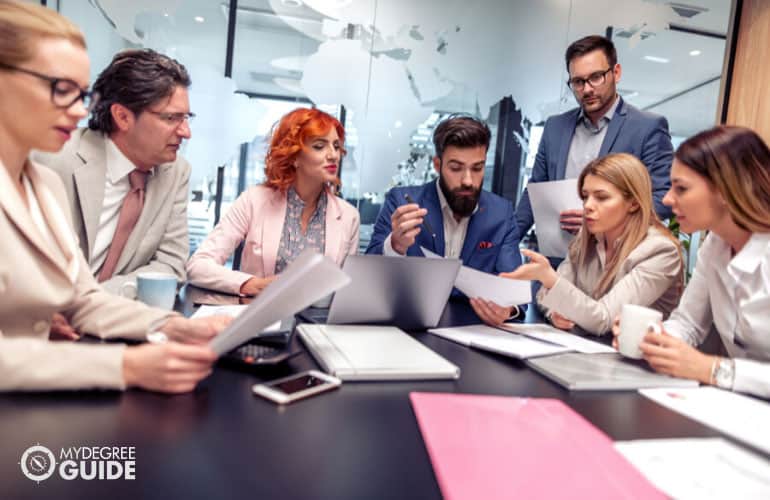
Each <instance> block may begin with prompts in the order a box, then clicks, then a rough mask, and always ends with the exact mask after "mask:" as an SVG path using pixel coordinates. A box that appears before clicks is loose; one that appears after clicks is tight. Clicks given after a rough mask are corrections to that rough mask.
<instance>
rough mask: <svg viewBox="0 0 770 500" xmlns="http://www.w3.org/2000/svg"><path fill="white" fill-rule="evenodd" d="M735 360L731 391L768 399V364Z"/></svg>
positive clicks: (769, 386) (769, 369) (769, 389)
mask: <svg viewBox="0 0 770 500" xmlns="http://www.w3.org/2000/svg"><path fill="white" fill-rule="evenodd" d="M734 359H735V378H734V379H733V391H735V392H744V393H747V394H753V395H755V396H759V397H762V398H767V397H770V382H768V380H770V378H768V374H770V364H768V363H763V362H760V361H754V360H751V359H738V358H734Z"/></svg>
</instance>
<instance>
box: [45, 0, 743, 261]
mask: <svg viewBox="0 0 770 500" xmlns="http://www.w3.org/2000/svg"><path fill="white" fill-rule="evenodd" d="M232 1H234V0H232ZM50 3H51V2H49V4H50ZM58 5H59V8H60V10H61V12H62V13H63V14H65V15H67V16H68V17H70V18H71V19H72V20H74V21H75V22H76V23H78V24H79V25H80V26H81V27H82V28H83V29H84V31H85V33H86V36H87V39H88V42H89V52H90V53H91V56H92V64H93V73H94V74H96V73H97V72H98V71H99V70H100V69H101V68H103V67H104V66H105V65H106V64H107V63H108V62H109V60H110V58H111V56H112V54H114V52H115V51H117V50H119V49H121V48H123V47H134V46H146V47H152V48H154V49H156V50H159V51H161V52H164V53H167V54H169V55H171V56H173V57H175V58H177V59H179V60H180V61H181V62H182V63H183V64H185V65H186V66H187V67H188V69H190V72H191V75H192V79H193V88H192V91H191V101H192V108H193V111H194V112H195V113H196V114H198V117H197V118H196V120H195V122H193V129H192V130H193V138H192V139H191V140H190V141H189V143H188V144H187V146H186V149H185V150H184V152H183V154H184V155H185V156H186V157H187V158H188V159H189V160H190V162H191V163H192V165H193V168H194V174H193V179H192V190H193V194H192V195H191V196H192V197H193V198H192V199H193V200H194V201H193V202H192V203H191V210H190V216H191V227H194V232H193V233H194V234H193V246H194V245H195V239H196V238H198V237H202V236H203V235H204V234H205V233H206V232H207V231H208V230H209V229H210V227H211V224H212V223H213V205H212V203H211V199H212V196H213V189H214V186H215V185H216V183H215V179H216V172H217V167H218V166H221V165H225V166H226V169H225V172H226V174H225V183H224V190H223V199H224V201H225V203H227V202H228V201H232V200H233V199H234V198H235V196H237V194H238V192H239V191H240V190H241V189H243V188H244V187H247V186H249V185H252V184H254V183H257V182H260V180H261V179H262V175H263V174H262V169H263V163H262V160H263V158H262V157H263V155H264V146H265V138H266V137H267V135H268V134H269V130H270V126H271V125H272V124H273V123H274V122H275V121H276V120H277V119H278V118H279V117H280V116H281V115H282V114H283V113H285V112H286V111H288V110H290V109H293V108H294V107H297V106H307V105H315V106H320V107H323V109H327V110H330V111H331V112H333V113H334V114H336V115H337V116H339V117H340V118H342V119H344V123H345V126H346V130H347V132H348V142H347V145H346V146H347V149H348V156H347V157H346V158H345V160H344V162H343V165H342V169H341V177H342V184H343V194H344V196H345V198H347V199H349V200H351V201H353V202H354V203H356V204H357V205H358V207H359V210H360V211H361V214H362V222H363V225H362V245H365V244H366V240H367V238H368V234H369V231H370V225H371V223H372V222H373V219H374V217H375V216H376V214H377V210H378V208H379V203H381V201H382V198H383V195H384V193H385V192H386V190H387V189H389V188H390V187H392V186H396V185H403V184H416V183H423V182H425V181H427V180H430V179H432V178H433V177H434V175H435V174H434V172H433V169H432V165H431V162H430V159H431V155H432V146H431V143H430V137H431V134H432V130H433V127H434V126H435V124H436V123H437V122H438V121H439V120H440V119H441V118H442V117H444V116H446V115H448V114H450V113H457V112H462V113H471V114H474V115H477V116H480V117H482V118H485V119H488V121H489V123H490V125H491V126H492V128H493V131H494V133H495V137H494V138H493V143H492V148H491V150H490V154H489V155H488V169H487V174H486V179H485V186H487V187H488V188H490V189H495V190H496V191H498V192H501V193H504V194H505V195H506V196H508V197H510V198H515V197H516V196H517V193H519V192H520V191H521V189H522V188H523V185H524V183H525V181H526V179H527V178H528V175H529V172H528V169H529V168H531V166H532V160H533V155H534V151H536V149H537V142H538V140H539V136H540V134H541V133H542V123H543V122H544V120H545V119H546V118H547V117H548V116H549V115H552V114H555V113H560V112H564V111H566V110H568V109H570V108H572V107H574V106H575V101H574V99H573V97H572V94H571V93H570V91H569V89H568V88H567V86H566V85H565V81H566V79H567V72H566V69H565V63H564V50H565V48H566V47H567V45H568V44H569V43H570V42H571V41H573V40H575V39H577V38H580V37H582V36H585V35H588V34H596V33H598V34H611V36H612V38H613V40H614V42H615V44H616V46H617V48H618V56H619V62H620V63H621V66H622V68H623V74H622V78H621V81H620V83H619V92H620V94H621V95H622V96H623V97H624V99H626V100H627V101H628V102H629V103H631V104H633V105H634V106H636V107H638V108H641V109H645V110H649V111H652V112H655V113H660V114H663V115H664V116H666V117H667V118H668V121H669V124H670V128H671V133H672V135H673V136H674V140H675V144H676V143H678V142H680V141H681V140H683V139H684V138H686V137H688V136H690V135H692V134H693V133H695V132H697V131H699V130H702V129H704V128H707V127H709V126H711V125H713V124H714V123H715V122H716V109H717V100H718V94H719V85H720V82H719V79H720V76H721V74H722V65H723V60H724V51H725V38H726V33H727V30H728V22H729V14H730V8H731V2H730V1H729V0H692V1H688V2H686V3H678V2H666V1H655V0H649V1H645V0H548V1H542V2H531V1H511V0H481V1H479V2H467V1H461V0H422V1H419V2H415V1H413V0H387V1H385V0H238V1H237V4H235V6H234V7H235V9H234V10H235V13H236V17H235V22H234V27H235V29H234V32H233V33H232V36H233V44H232V47H233V48H232V78H226V77H225V76H224V75H225V73H226V71H225V70H226V61H227V52H228V44H227V40H228V25H229V23H230V19H229V17H230V11H231V5H230V2H228V1H211V0H137V1H133V2H118V1H109V0H90V1H89V2H85V1H81V0H59V2H58ZM506 96H510V98H511V99H510V100H509V101H508V102H507V104H505V103H501V99H503V98H504V97H506ZM503 104H505V105H503ZM511 117H513V120H512V119H511ZM511 124H513V126H511ZM503 125H505V126H503ZM506 141H507V142H506ZM504 143H505V144H507V145H506V148H507V149H506V151H507V152H510V151H514V152H516V151H518V152H519V153H518V154H514V155H510V154H505V155H502V154H500V155H496V150H495V148H496V147H497V145H498V144H504ZM243 144H245V146H243V147H242V145H243ZM496 158H498V161H497V162H496V161H495V159H496ZM501 158H502V160H501ZM502 170H507V173H508V175H506V176H501V177H499V178H500V179H503V180H504V182H503V184H502V185H494V183H493V182H492V180H493V178H494V177H495V176H496V175H498V176H499V174H500V171H502ZM507 183H515V184H518V185H517V186H515V187H516V189H507V186H508V184H507ZM511 185H513V184H511ZM224 209H226V206H225V207H224V208H223V210H224Z"/></svg>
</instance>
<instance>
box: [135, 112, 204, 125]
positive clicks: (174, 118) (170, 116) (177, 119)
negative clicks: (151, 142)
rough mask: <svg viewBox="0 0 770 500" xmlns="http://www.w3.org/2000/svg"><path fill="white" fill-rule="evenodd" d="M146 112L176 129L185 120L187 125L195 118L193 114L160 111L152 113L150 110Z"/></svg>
mask: <svg viewBox="0 0 770 500" xmlns="http://www.w3.org/2000/svg"><path fill="white" fill-rule="evenodd" d="M146 111H147V112H148V113H151V114H153V115H155V116H157V117H159V118H160V119H161V120H163V121H164V122H166V124H167V125H169V126H171V127H178V126H179V125H181V124H182V122H183V121H185V120H187V123H188V124H189V123H190V122H191V121H193V118H195V113H163V112H161V111H152V110H150V109H148V110H146Z"/></svg>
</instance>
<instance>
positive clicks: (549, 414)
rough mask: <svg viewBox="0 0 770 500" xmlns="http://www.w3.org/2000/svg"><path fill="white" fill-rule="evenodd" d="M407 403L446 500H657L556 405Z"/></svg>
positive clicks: (582, 423) (601, 438)
mask: <svg viewBox="0 0 770 500" xmlns="http://www.w3.org/2000/svg"><path fill="white" fill-rule="evenodd" d="M409 397H410V399H411V401H412V407H413V408H414V413H415V415H416V416H417V423H418V424H419V426H420V432H421V433H422V437H423V440H424V441H425V446H426V448H427V449H428V454H429V455H430V460H431V463H432V464H433V472H434V473H435V474H436V479H437V480H438V484H439V487H440V488H441V494H442V495H443V497H444V498H446V499H448V500H460V499H473V500H478V499H484V500H491V499H497V498H527V499H531V498H590V499H601V498H607V499H610V498H612V499H615V498H624V499H636V498H639V499H641V498H644V499H650V498H665V495H663V493H661V492H660V491H659V490H657V489H655V487H654V486H653V485H652V484H651V483H650V482H649V481H648V480H647V479H646V478H645V477H644V476H643V475H642V474H641V473H639V471H637V470H636V469H635V468H634V467H633V466H632V465H631V464H630V463H628V461H627V460H626V459H625V458H623V456H622V455H621V454H620V453H618V452H617V450H615V447H614V446H613V443H612V441H611V440H610V439H609V438H608V437H607V436H605V435H604V434H602V433H601V432H600V431H599V430H598V429H596V428H595V427H594V426H592V425H591V424H590V423H588V422H587V421H586V420H584V419H583V418H582V417H581V416H580V415H578V414H577V413H575V412H574V411H573V410H572V409H571V408H569V407H568V406H567V405H565V404H564V403H562V402H561V401H558V400H553V399H528V398H506V397H498V396H475V395H464V394H462V395H460V394H435V393H415V392H413V393H411V394H410V395H409Z"/></svg>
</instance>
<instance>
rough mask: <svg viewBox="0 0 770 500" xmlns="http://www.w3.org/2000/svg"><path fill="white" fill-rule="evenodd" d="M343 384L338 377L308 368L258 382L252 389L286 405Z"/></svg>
mask: <svg viewBox="0 0 770 500" xmlns="http://www.w3.org/2000/svg"><path fill="white" fill-rule="evenodd" d="M341 384H342V381H341V380H340V379H338V378H337V377H334V376H332V375H329V374H327V373H322V372H319V371H318V370H308V371H306V372H302V373H297V374H295V375H290V376H288V377H284V378H279V379H277V380H273V381H270V382H267V383H264V384H256V385H254V386H253V387H252V388H251V390H252V391H253V392H254V394H256V395H257V396H262V397H263V398H267V399H269V400H270V401H273V402H275V403H278V404H280V405H285V404H289V403H293V402H294V401H297V400H298V399H302V398H307V397H309V396H314V395H316V394H319V393H321V392H326V391H330V390H332V389H336V388H337V387H339V386H340V385H341Z"/></svg>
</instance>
